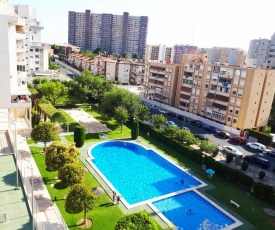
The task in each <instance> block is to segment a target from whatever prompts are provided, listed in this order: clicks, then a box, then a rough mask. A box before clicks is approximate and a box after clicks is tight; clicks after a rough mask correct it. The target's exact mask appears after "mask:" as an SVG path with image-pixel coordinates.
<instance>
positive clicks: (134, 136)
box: [131, 119, 139, 140]
mask: <svg viewBox="0 0 275 230" xmlns="http://www.w3.org/2000/svg"><path fill="white" fill-rule="evenodd" d="M138 135H139V123H138V120H137V119H134V121H133V124H132V130H131V136H132V140H136V139H137V138H138Z"/></svg>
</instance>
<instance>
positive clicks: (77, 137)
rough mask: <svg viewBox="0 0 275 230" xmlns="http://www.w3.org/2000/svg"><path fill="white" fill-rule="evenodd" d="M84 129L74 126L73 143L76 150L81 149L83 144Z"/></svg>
mask: <svg viewBox="0 0 275 230" xmlns="http://www.w3.org/2000/svg"><path fill="white" fill-rule="evenodd" d="M85 131H86V130H85V127H84V126H80V125H79V126H76V127H75V129H74V142H75V146H76V147H77V148H81V147H82V146H83V145H84V142H85Z"/></svg>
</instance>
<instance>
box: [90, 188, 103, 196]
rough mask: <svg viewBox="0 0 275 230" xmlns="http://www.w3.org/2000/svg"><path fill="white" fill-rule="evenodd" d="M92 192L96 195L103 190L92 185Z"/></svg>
mask: <svg viewBox="0 0 275 230" xmlns="http://www.w3.org/2000/svg"><path fill="white" fill-rule="evenodd" d="M92 192H93V193H94V194H96V195H97V196H98V197H100V196H101V195H103V194H104V190H103V189H102V188H100V187H93V188H92Z"/></svg>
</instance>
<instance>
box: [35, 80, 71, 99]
mask: <svg viewBox="0 0 275 230" xmlns="http://www.w3.org/2000/svg"><path fill="white" fill-rule="evenodd" d="M37 88H38V90H39V91H40V92H42V93H43V95H44V97H45V98H46V99H47V100H49V101H50V102H51V103H52V104H56V103H58V102H60V101H62V100H63V98H65V96H67V88H66V87H65V86H64V85H63V84H62V83H61V82H60V81H57V82H52V81H50V82H46V83H44V84H39V85H38V87H37Z"/></svg>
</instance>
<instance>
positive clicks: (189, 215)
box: [89, 141, 242, 230]
mask: <svg viewBox="0 0 275 230" xmlns="http://www.w3.org/2000/svg"><path fill="white" fill-rule="evenodd" d="M89 155H90V159H89V161H90V163H91V165H92V166H93V167H94V169H95V170H96V171H97V172H98V173H99V174H100V175H101V176H102V177H103V179H104V180H105V182H106V183H107V184H108V185H109V186H110V187H111V188H112V189H114V190H116V191H117V192H118V193H119V194H120V195H122V197H123V200H125V205H126V206H127V207H128V208H131V207H134V206H138V205H140V204H142V203H147V204H149V205H150V206H151V208H152V209H153V210H155V212H156V213H158V214H159V216H160V217H161V218H162V219H163V220H164V221H169V222H173V223H174V224H175V225H176V226H177V227H179V228H178V229H185V230H189V229H190V230H193V229H199V228H200V227H201V225H202V223H203V222H204V221H207V224H208V225H209V223H210V224H212V226H214V227H216V228H214V229H221V227H222V226H223V227H225V226H230V228H229V229H233V228H234V227H237V226H240V225H241V224H242V223H241V222H240V221H238V220H237V219H236V218H235V217H233V216H231V215H230V214H228V213H226V212H225V211H224V210H223V209H221V208H220V207H218V206H217V205H216V204H214V203H213V202H211V201H210V200H207V198H206V197H203V196H202V195H199V192H197V191H195V189H197V188H199V187H202V186H205V185H206V184H205V183H203V182H202V181H200V180H199V179H197V178H195V177H194V176H193V175H191V174H189V173H188V172H186V171H184V170H183V169H182V168H181V167H179V166H178V165H176V164H175V163H173V162H172V161H171V160H169V159H168V158H166V157H165V156H163V155H162V154H159V153H156V152H155V151H153V150H151V149H145V148H144V147H143V146H141V145H138V144H136V143H132V142H122V141H107V142H103V143H100V144H97V145H96V146H94V147H92V148H91V149H90V150H89ZM190 209H191V211H190ZM217 226H218V227H217ZM211 229H212V228H211Z"/></svg>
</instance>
